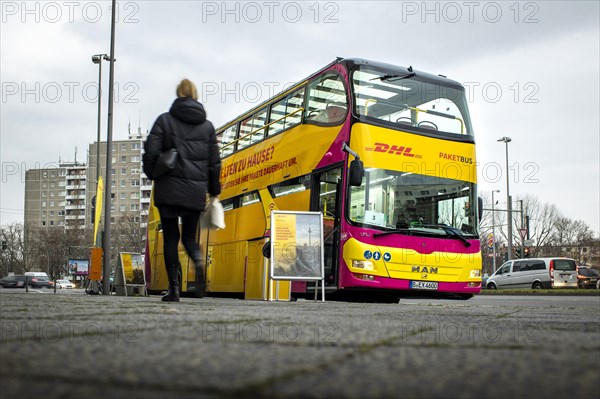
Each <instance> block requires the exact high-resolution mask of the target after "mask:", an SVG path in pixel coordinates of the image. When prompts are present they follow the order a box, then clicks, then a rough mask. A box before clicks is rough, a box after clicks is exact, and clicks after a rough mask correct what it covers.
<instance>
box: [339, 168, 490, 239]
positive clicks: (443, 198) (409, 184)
mask: <svg viewBox="0 0 600 399" xmlns="http://www.w3.org/2000/svg"><path fill="white" fill-rule="evenodd" d="M348 201H349V217H350V220H351V221H352V222H354V223H357V224H362V225H370V226H372V227H374V228H377V229H381V230H384V231H385V230H391V231H396V230H397V231H399V232H401V233H408V234H412V233H416V234H425V235H433V236H449V235H456V234H460V235H464V236H477V234H478V233H477V227H476V222H475V220H476V219H475V209H474V207H473V206H472V204H475V203H476V202H475V201H476V199H475V185H474V184H473V183H469V182H465V181H460V180H454V179H447V178H443V177H434V176H426V175H420V174H416V173H410V172H398V171H393V170H386V169H376V168H365V174H364V177H363V182H362V185H361V186H360V187H351V189H350V196H349V200H348Z"/></svg>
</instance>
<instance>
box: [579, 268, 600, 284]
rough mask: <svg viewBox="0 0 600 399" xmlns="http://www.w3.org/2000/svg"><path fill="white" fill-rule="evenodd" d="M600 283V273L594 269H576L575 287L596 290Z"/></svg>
mask: <svg viewBox="0 0 600 399" xmlns="http://www.w3.org/2000/svg"><path fill="white" fill-rule="evenodd" d="M599 281H600V273H599V272H598V270H596V269H592V268H591V267H587V266H579V267H578V268H577V286H578V287H579V288H597V287H598V282H599Z"/></svg>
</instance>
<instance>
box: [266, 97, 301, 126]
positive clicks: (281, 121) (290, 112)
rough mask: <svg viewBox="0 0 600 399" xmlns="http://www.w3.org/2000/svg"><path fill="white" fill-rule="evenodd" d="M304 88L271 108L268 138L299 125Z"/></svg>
mask: <svg viewBox="0 0 600 399" xmlns="http://www.w3.org/2000/svg"><path fill="white" fill-rule="evenodd" d="M303 102H304V87H303V88H301V89H300V90H297V91H295V92H294V93H292V94H290V95H289V96H287V97H286V98H284V99H283V100H281V101H279V102H277V103H275V104H273V105H272V106H271V116H270V118H269V123H272V125H270V126H269V131H268V132H267V135H268V136H272V135H274V134H277V133H279V132H281V131H283V130H286V129H289V128H291V127H293V126H295V125H297V124H299V123H300V120H301V116H302V115H301V114H302V112H301V111H300V110H301V109H302V105H303V104H302V103H303Z"/></svg>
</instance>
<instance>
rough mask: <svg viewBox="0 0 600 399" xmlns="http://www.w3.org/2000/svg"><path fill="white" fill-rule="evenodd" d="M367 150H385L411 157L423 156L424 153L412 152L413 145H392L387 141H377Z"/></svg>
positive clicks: (366, 149) (389, 152)
mask: <svg viewBox="0 0 600 399" xmlns="http://www.w3.org/2000/svg"><path fill="white" fill-rule="evenodd" d="M365 151H374V152H385V153H388V154H394V155H402V156H405V157H410V158H422V155H419V154H413V153H412V147H404V146H397V145H390V144H386V143H375V147H365Z"/></svg>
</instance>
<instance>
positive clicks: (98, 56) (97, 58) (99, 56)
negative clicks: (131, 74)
mask: <svg viewBox="0 0 600 399" xmlns="http://www.w3.org/2000/svg"><path fill="white" fill-rule="evenodd" d="M102 60H104V61H110V57H109V56H108V54H96V55H92V62H93V63H94V64H98V138H97V141H96V189H98V180H99V179H100V127H101V123H100V118H101V116H102V101H101V99H102ZM107 154H108V152H107ZM97 222H98V221H96V223H97Z"/></svg>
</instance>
